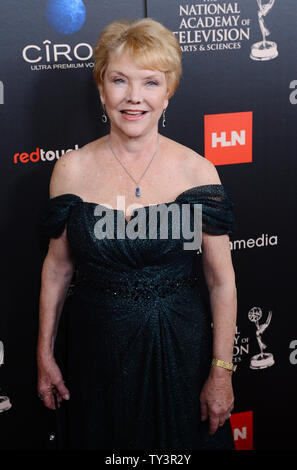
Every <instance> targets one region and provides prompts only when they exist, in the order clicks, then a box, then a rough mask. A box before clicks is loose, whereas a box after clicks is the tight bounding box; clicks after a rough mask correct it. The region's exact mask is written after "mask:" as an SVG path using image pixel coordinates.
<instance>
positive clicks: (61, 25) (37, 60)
mask: <svg viewBox="0 0 297 470" xmlns="http://www.w3.org/2000/svg"><path fill="white" fill-rule="evenodd" d="M45 16H46V19H47V21H48V23H49V24H50V26H51V27H52V28H53V29H54V30H55V31H57V32H58V33H61V34H73V33H76V32H77V31H78V30H79V29H80V28H81V27H82V26H83V24H84V22H85V19H86V7H85V4H84V2H83V1H82V0H48V3H47V7H46V14H45ZM22 55H23V59H24V61H25V62H27V63H29V64H30V65H31V70H33V71H35V70H57V69H59V70H63V69H69V68H80V69H81V68H92V67H94V63H93V62H87V61H89V60H90V59H91V57H92V56H93V48H92V46H91V45H90V44H89V43H87V42H80V43H78V44H67V43H64V42H63V43H59V44H53V43H52V41H50V40H49V39H45V40H44V41H43V42H42V44H28V45H26V46H25V47H24V48H23V51H22Z"/></svg>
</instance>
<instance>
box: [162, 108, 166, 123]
mask: <svg viewBox="0 0 297 470" xmlns="http://www.w3.org/2000/svg"><path fill="white" fill-rule="evenodd" d="M165 123H166V117H165V109H164V111H163V120H162V126H163V127H166V124H165Z"/></svg>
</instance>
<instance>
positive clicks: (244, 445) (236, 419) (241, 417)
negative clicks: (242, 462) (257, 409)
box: [230, 411, 253, 450]
mask: <svg viewBox="0 0 297 470" xmlns="http://www.w3.org/2000/svg"><path fill="white" fill-rule="evenodd" d="M230 422H231V427H232V431H233V439H234V445H235V449H236V450H253V412H252V411H245V412H243V413H234V414H232V416H231V418H230Z"/></svg>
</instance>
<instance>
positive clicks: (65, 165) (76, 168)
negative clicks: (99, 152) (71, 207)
mask: <svg viewBox="0 0 297 470" xmlns="http://www.w3.org/2000/svg"><path fill="white" fill-rule="evenodd" d="M95 146H96V141H93V142H90V143H88V144H86V145H84V146H83V147H81V148H79V149H77V150H72V151H71V152H68V153H65V154H64V155H62V156H61V157H60V158H59V160H58V161H57V162H56V163H55V165H54V168H53V171H52V175H51V180H50V186H49V193H50V198H52V197H56V196H59V195H60V194H66V193H74V194H75V192H76V191H75V190H76V188H79V185H80V179H81V175H82V173H83V169H84V168H85V167H87V166H88V160H89V159H90V158H91V155H92V152H93V148H94V147H95Z"/></svg>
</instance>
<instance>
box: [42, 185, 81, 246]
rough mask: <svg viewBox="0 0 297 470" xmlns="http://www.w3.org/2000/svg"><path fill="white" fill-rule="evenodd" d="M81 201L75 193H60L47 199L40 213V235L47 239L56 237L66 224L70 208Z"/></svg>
mask: <svg viewBox="0 0 297 470" xmlns="http://www.w3.org/2000/svg"><path fill="white" fill-rule="evenodd" d="M79 202H82V199H81V198H80V197H79V196H76V195H75V194H61V195H60V196H56V197H54V198H51V199H48V200H47V202H46V205H45V208H44V210H43V211H42V213H41V219H40V229H41V235H42V236H43V237H45V238H47V239H49V238H51V237H52V238H58V237H59V236H60V235H61V234H62V232H63V230H64V227H65V225H66V222H67V220H68V217H69V214H70V211H71V208H72V207H73V206H74V205H76V204H78V203H79Z"/></svg>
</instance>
